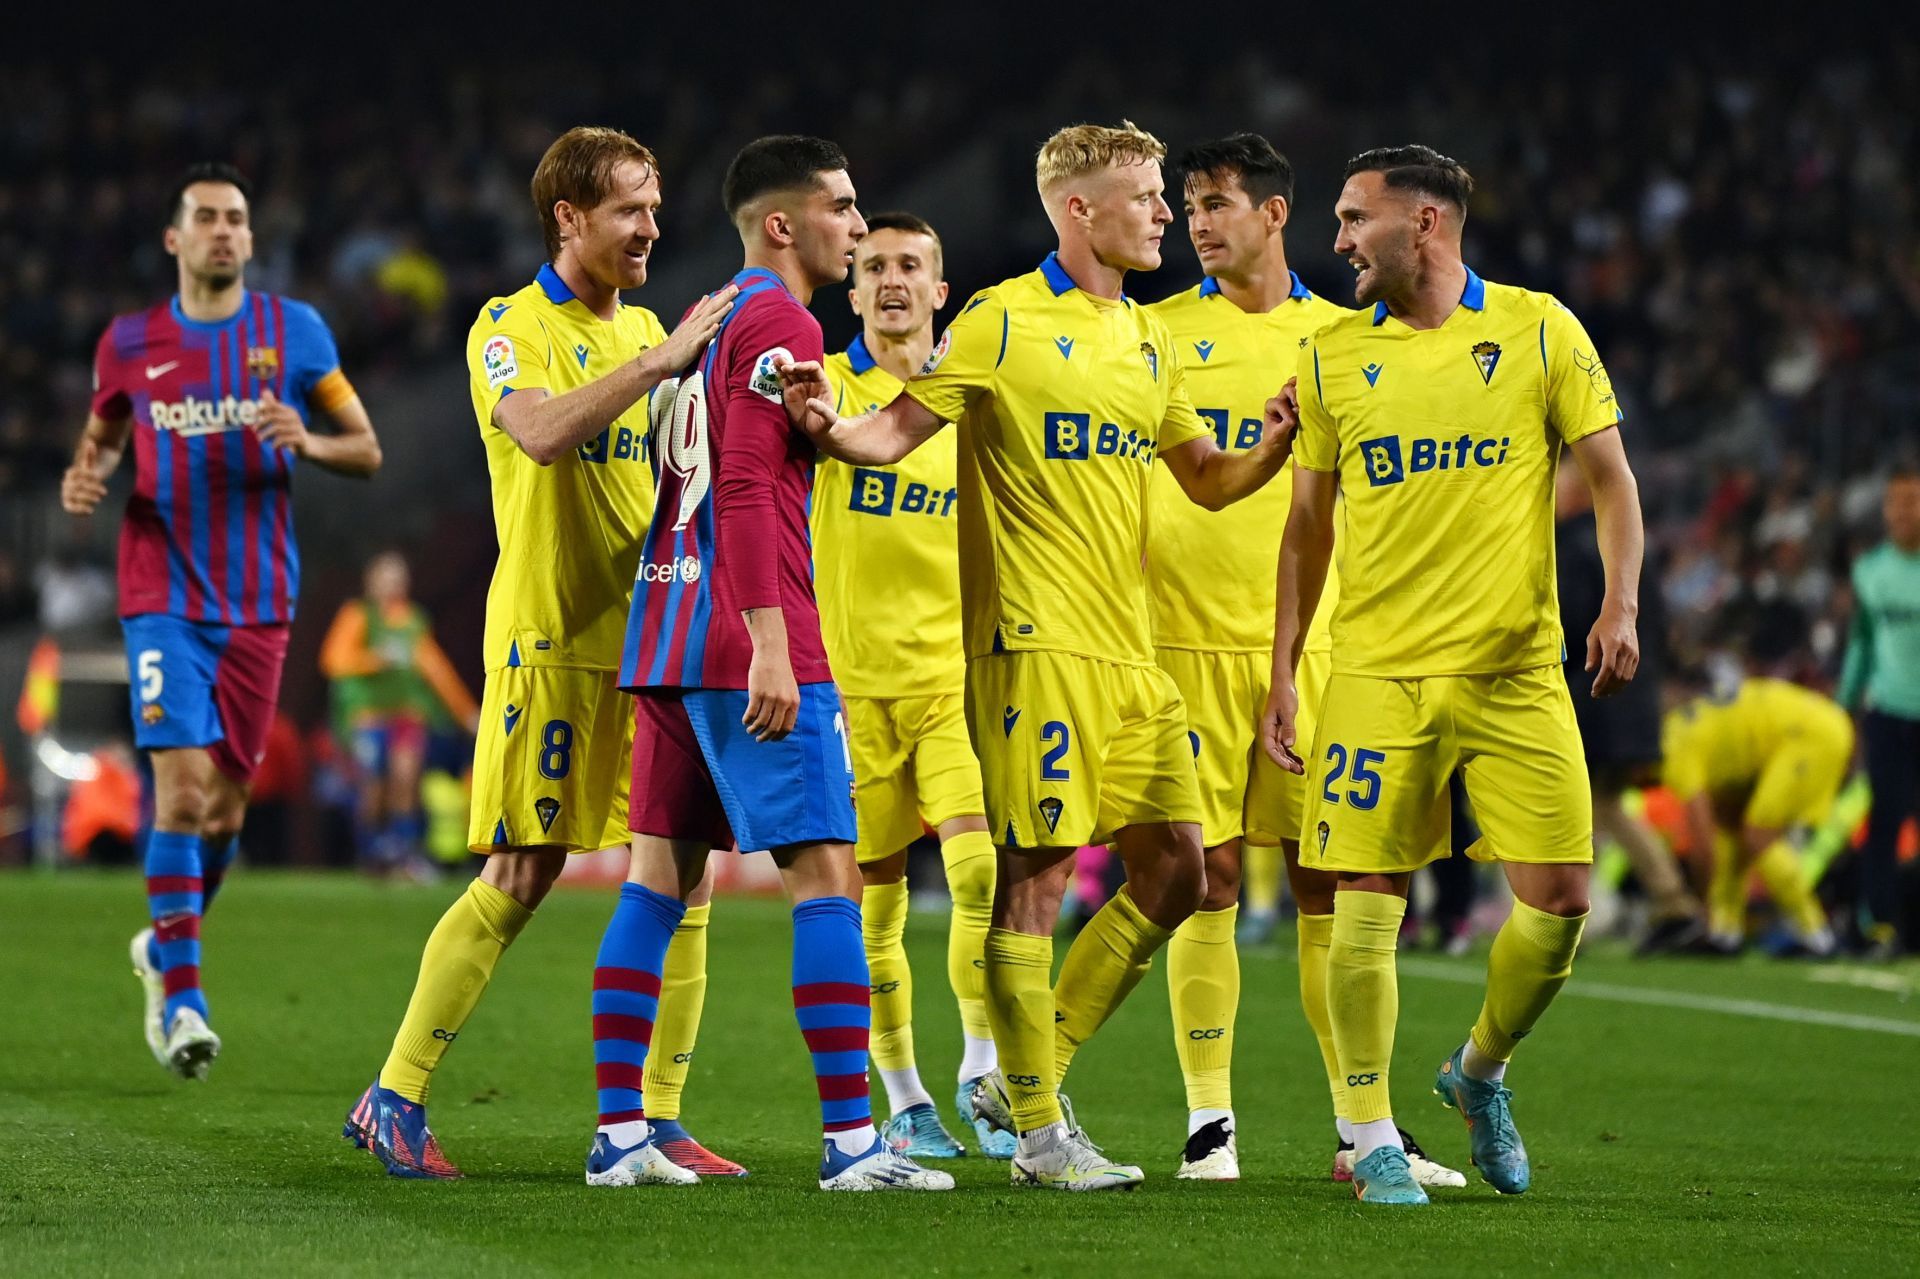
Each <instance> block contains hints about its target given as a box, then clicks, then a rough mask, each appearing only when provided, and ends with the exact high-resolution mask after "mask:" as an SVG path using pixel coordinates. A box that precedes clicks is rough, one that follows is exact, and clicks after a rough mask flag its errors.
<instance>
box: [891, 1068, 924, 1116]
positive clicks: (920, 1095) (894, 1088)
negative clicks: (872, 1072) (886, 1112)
mask: <svg viewBox="0 0 1920 1279" xmlns="http://www.w3.org/2000/svg"><path fill="white" fill-rule="evenodd" d="M880 1082H881V1083H882V1084H884V1085H886V1089H887V1105H888V1106H889V1107H890V1108H891V1110H892V1113H894V1114H896V1115H897V1114H899V1113H900V1112H901V1111H903V1110H906V1109H908V1108H910V1107H913V1106H920V1105H927V1106H931V1105H932V1104H933V1097H932V1096H931V1095H930V1094H929V1093H928V1092H927V1086H926V1085H925V1084H923V1083H921V1082H920V1068H919V1067H917V1066H908V1067H907V1068H906V1069H904V1070H883V1071H881V1072H880Z"/></svg>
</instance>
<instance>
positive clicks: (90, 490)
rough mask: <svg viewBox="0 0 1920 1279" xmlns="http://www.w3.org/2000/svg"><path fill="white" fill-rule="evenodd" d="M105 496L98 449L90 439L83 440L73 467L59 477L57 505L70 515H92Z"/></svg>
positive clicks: (105, 484)
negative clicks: (58, 502)
mask: <svg viewBox="0 0 1920 1279" xmlns="http://www.w3.org/2000/svg"><path fill="white" fill-rule="evenodd" d="M106 495H107V481H106V480H105V479H104V478H103V477H102V476H101V474H100V446H99V445H97V444H95V443H94V442H93V440H92V439H90V438H89V439H83V440H81V441H80V451H79V452H78V453H76V454H75V455H74V458H73V465H71V466H69V467H68V468H67V471H66V474H64V475H62V476H61V477H60V505H61V507H62V508H64V509H65V511H66V512H67V514H69V515H91V514H93V508H94V507H96V506H98V505H100V500H101V499H102V498H104V497H106Z"/></svg>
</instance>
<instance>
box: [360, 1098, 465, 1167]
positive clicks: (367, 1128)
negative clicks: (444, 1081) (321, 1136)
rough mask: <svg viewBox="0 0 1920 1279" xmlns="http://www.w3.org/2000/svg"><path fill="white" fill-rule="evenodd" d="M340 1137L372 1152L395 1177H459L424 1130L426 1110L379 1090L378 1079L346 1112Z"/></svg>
mask: <svg viewBox="0 0 1920 1279" xmlns="http://www.w3.org/2000/svg"><path fill="white" fill-rule="evenodd" d="M340 1135H341V1136H342V1137H344V1138H346V1139H347V1140H348V1141H350V1142H352V1143H353V1144H354V1145H356V1146H358V1147H360V1149H362V1150H371V1151H372V1152H373V1155H374V1158H376V1159H378V1160H379V1161H380V1162H381V1163H383V1164H385V1165H386V1166H387V1172H388V1173H389V1174H390V1175H392V1176H395V1177H414V1178H420V1179H423V1180H429V1181H454V1180H457V1179H458V1178H459V1177H460V1175H461V1174H460V1170H459V1169H458V1168H456V1167H454V1166H453V1161H452V1160H450V1159H448V1158H447V1156H446V1153H445V1152H444V1151H442V1150H441V1149H440V1142H439V1139H438V1138H436V1137H435V1136H434V1135H433V1130H432V1129H431V1128H429V1127H427V1108H426V1106H425V1105H423V1104H422V1103H420V1102H417V1101H408V1100H407V1099H406V1098H405V1097H402V1096H401V1095H400V1094H399V1093H397V1092H394V1091H393V1090H392V1089H391V1088H382V1087H381V1086H380V1079H379V1076H377V1075H376V1076H375V1077H374V1080H373V1082H372V1083H371V1084H368V1085H367V1090H366V1091H365V1092H364V1093H361V1094H360V1100H359V1101H357V1102H355V1103H354V1104H353V1109H352V1110H351V1111H349V1112H348V1114H347V1124H346V1127H345V1128H343V1129H341V1131H340Z"/></svg>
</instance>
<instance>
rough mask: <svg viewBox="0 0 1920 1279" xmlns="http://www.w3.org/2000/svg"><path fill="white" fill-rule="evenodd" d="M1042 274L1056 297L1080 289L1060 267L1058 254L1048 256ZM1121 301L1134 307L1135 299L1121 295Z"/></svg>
mask: <svg viewBox="0 0 1920 1279" xmlns="http://www.w3.org/2000/svg"><path fill="white" fill-rule="evenodd" d="M1040 274H1041V275H1042V276H1044V277H1046V281H1047V287H1048V288H1050V289H1052V290H1053V296H1055V297H1059V296H1060V295H1061V294H1063V293H1071V292H1073V290H1075V289H1077V288H1079V287H1080V286H1079V285H1077V284H1075V283H1074V282H1073V277H1072V276H1070V275H1068V274H1067V268H1065V267H1063V266H1061V265H1060V255H1059V254H1058V253H1049V254H1047V256H1046V260H1045V261H1043V262H1041V263H1040ZM1120 300H1121V301H1122V302H1125V303H1126V304H1127V305H1128V306H1132V305H1133V299H1132V298H1130V297H1128V296H1127V295H1126V294H1124V293H1122V294H1121V295H1120Z"/></svg>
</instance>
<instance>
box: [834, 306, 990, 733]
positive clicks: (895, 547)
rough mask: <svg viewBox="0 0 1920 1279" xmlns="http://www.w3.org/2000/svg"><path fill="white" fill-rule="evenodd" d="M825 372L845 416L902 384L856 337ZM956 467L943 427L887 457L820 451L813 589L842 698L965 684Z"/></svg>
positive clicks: (881, 401) (929, 692) (925, 692)
mask: <svg viewBox="0 0 1920 1279" xmlns="http://www.w3.org/2000/svg"><path fill="white" fill-rule="evenodd" d="M827 379H828V381H830V382H831V383H832V384H833V388H834V406H835V409H836V410H837V411H838V412H840V413H843V414H856V413H870V412H872V411H873V410H875V409H877V408H881V407H884V406H885V405H888V404H891V403H893V400H894V397H895V396H897V395H899V394H900V387H901V385H902V383H901V381H900V379H899V378H897V377H895V376H894V375H893V374H891V373H889V372H887V371H886V370H885V369H883V368H881V367H880V366H879V365H878V364H876V363H875V362H874V359H873V356H872V354H871V353H870V352H869V351H868V350H867V344H866V341H865V339H864V337H859V338H855V339H854V340H853V345H852V346H850V347H848V348H847V349H846V350H845V351H843V352H842V353H840V354H838V355H830V356H828V357H827ZM955 465H956V449H955V444H954V438H953V436H952V435H951V434H950V433H949V432H946V431H942V432H940V433H939V434H938V435H936V436H934V437H933V438H932V439H930V440H928V441H927V442H926V443H924V444H922V445H921V446H920V447H919V448H917V449H915V450H914V451H913V452H911V453H909V454H907V456H906V457H905V458H903V459H902V460H901V461H900V462H899V463H898V464H897V465H894V466H852V465H849V464H848V463H845V462H836V461H833V460H832V459H830V458H822V459H821V460H820V463H819V466H818V469H816V470H815V471H814V474H813V505H812V510H811V512H810V514H809V521H810V523H811V526H812V533H813V590H814V595H815V596H816V597H817V598H818V599H819V601H820V629H821V635H822V638H824V639H825V640H826V643H827V662H828V664H829V665H830V666H832V667H833V682H834V684H835V685H836V686H837V687H838V688H839V689H840V691H841V692H843V693H845V694H847V695H848V696H849V697H888V698H892V697H932V696H937V695H940V694H943V693H958V692H960V691H961V688H962V686H963V685H964V683H965V680H966V667H965V665H964V662H963V660H962V653H961V647H960V541H959V533H958V531H957V530H958V524H959V521H958V519H957V518H956V516H955V513H954V508H955V506H956V505H957V503H958V500H959V489H958V487H957V481H956V479H955V476H954V470H955Z"/></svg>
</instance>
